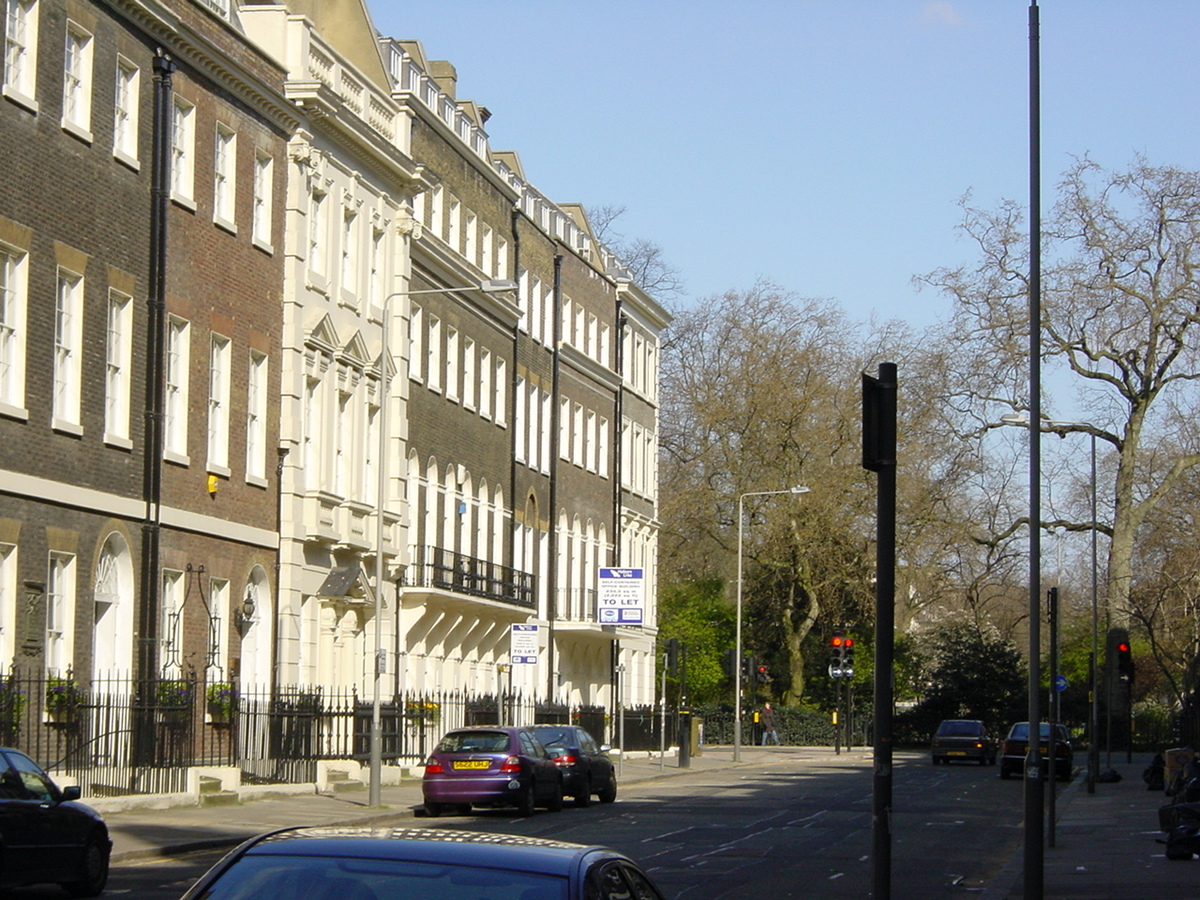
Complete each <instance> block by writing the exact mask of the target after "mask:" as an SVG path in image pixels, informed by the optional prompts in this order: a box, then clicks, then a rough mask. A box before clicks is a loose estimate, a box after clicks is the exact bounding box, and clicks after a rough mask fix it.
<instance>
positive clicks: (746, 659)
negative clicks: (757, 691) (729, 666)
mask: <svg viewBox="0 0 1200 900" xmlns="http://www.w3.org/2000/svg"><path fill="white" fill-rule="evenodd" d="M742 680H744V681H753V680H754V657H753V656H743V657H742Z"/></svg>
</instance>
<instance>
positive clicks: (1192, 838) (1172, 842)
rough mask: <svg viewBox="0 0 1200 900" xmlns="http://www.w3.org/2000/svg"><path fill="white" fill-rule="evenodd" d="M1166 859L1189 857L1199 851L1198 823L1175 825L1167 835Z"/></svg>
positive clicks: (1199, 828) (1199, 835)
mask: <svg viewBox="0 0 1200 900" xmlns="http://www.w3.org/2000/svg"><path fill="white" fill-rule="evenodd" d="M1165 843H1166V845H1167V859H1191V858H1192V854H1193V853H1200V825H1177V826H1176V827H1175V828H1172V829H1171V833H1170V834H1168V835H1167V840H1166V842H1165Z"/></svg>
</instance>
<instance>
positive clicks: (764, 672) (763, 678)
mask: <svg viewBox="0 0 1200 900" xmlns="http://www.w3.org/2000/svg"><path fill="white" fill-rule="evenodd" d="M754 677H755V679H756V680H757V681H758V683H759V684H766V683H767V682H768V681H770V680H771V670H770V669H769V668H768V667H767V666H756V667H755V668H754Z"/></svg>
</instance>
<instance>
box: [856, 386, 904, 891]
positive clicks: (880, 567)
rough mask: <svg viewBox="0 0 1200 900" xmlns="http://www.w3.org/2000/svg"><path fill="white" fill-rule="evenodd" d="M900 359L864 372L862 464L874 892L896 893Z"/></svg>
mask: <svg viewBox="0 0 1200 900" xmlns="http://www.w3.org/2000/svg"><path fill="white" fill-rule="evenodd" d="M896 389H897V383H896V364H895V363H880V364H879V377H878V378H872V377H871V376H870V375H867V374H866V373H863V376H862V399H863V459H862V464H863V468H864V469H869V470H870V471H872V472H875V473H876V475H877V482H876V501H875V503H876V524H875V528H876V540H875V746H874V763H875V771H874V778H873V785H872V794H871V797H872V801H871V850H872V852H871V868H872V884H873V886H874V890H873V891H872V893H871V896H872V898H873V900H891V896H892V706H893V692H894V691H893V682H892V662H893V660H894V657H895V644H894V637H895V633H894V629H895V617H896V609H895V607H896Z"/></svg>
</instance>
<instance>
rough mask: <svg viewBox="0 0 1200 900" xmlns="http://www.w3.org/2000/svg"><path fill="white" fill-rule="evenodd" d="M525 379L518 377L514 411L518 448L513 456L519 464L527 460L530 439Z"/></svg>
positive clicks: (514, 435) (515, 436) (514, 429)
mask: <svg viewBox="0 0 1200 900" xmlns="http://www.w3.org/2000/svg"><path fill="white" fill-rule="evenodd" d="M525 397H526V392H525V379H524V378H522V377H520V376H519V375H518V376H517V403H516V406H515V408H514V409H513V431H514V434H513V439H514V440H515V441H516V447H515V448H514V450H513V454H514V456H515V457H516V460H517V462H519V463H523V462H525V460H526V456H525V446H526V440H527V438H528V437H529V429H528V427H527V426H526V418H527V417H526V415H525Z"/></svg>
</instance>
